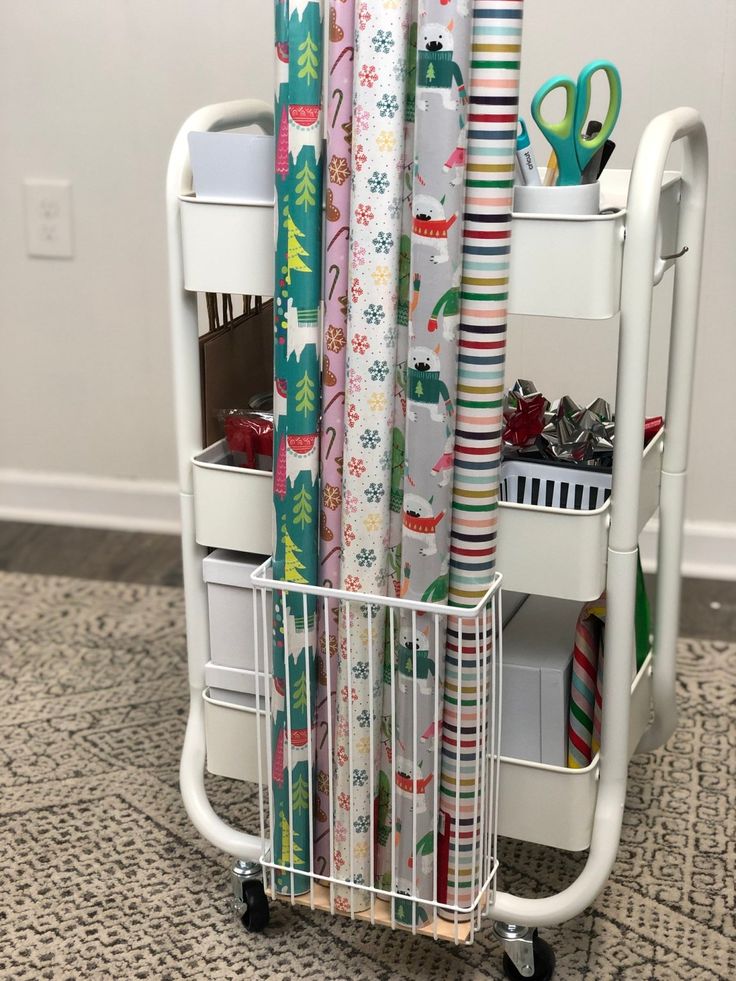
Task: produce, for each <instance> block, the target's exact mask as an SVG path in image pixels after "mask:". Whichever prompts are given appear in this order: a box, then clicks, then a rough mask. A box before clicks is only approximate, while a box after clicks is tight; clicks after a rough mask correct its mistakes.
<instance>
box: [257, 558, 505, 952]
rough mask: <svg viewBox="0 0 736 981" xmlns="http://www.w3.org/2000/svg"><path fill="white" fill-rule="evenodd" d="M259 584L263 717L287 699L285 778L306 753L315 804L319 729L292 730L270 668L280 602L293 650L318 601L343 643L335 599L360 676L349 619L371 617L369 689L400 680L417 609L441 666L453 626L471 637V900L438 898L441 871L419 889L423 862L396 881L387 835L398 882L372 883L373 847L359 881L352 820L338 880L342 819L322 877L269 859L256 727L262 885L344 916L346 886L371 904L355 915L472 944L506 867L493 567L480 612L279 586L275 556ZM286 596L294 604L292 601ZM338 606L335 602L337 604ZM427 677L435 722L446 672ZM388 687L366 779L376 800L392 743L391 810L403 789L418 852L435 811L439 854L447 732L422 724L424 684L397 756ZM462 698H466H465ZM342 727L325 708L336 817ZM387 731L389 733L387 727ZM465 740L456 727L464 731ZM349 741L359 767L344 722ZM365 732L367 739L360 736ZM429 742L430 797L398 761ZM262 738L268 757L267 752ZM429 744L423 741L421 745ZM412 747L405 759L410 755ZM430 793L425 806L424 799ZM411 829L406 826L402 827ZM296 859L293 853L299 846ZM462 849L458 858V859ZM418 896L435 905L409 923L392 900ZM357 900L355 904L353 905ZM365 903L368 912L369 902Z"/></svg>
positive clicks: (269, 823) (266, 790)
mask: <svg viewBox="0 0 736 981" xmlns="http://www.w3.org/2000/svg"><path fill="white" fill-rule="evenodd" d="M251 582H252V584H253V587H254V589H253V624H254V628H253V629H254V637H253V640H254V649H255V654H256V660H255V667H256V673H255V677H256V703H257V704H259V705H260V704H263V705H264V707H265V716H266V718H267V719H272V717H273V716H274V715H275V713H276V711H277V708H282V707H283V706H277V705H275V704H274V699H280V701H281V702H283V703H285V708H286V733H285V739H284V752H285V754H286V760H287V763H288V767H287V773H288V775H289V776H288V779H289V780H291V778H292V774H293V763H294V762H295V758H296V754H297V753H299V754H301V757H302V758H303V759H306V760H307V761H308V765H309V769H308V786H309V800H313V799H314V780H315V772H314V771H315V766H314V760H315V751H316V745H317V739H318V735H317V733H316V731H315V729H314V728H313V727H310V728H308V729H307V732H306V738H305V734H304V733H303V732H302V731H301V730H300V731H299V733H298V735H297V736H296V738H295V732H294V731H293V730H292V726H291V714H290V711H289V700H288V699H284V696H283V692H282V693H279V690H278V689H279V686H278V685H276V686H274V684H273V672H272V669H271V646H272V643H273V629H274V626H273V624H274V621H273V617H274V607H275V606H276V605H277V604H280V605H281V608H282V609H284V610H285V609H286V608H287V605H288V606H291V609H292V610H294V609H296V611H297V613H301V616H294V615H293V614H292V615H288V616H284V617H283V620H282V622H283V624H284V646H285V648H287V649H289V648H290V646H293V645H294V641H297V646H299V642H300V641H301V642H302V643H303V646H304V649H305V650H307V649H309V647H310V645H312V644H313V638H312V637H310V632H311V630H312V628H311V627H310V624H313V622H314V619H315V617H314V613H315V610H316V608H317V606H318V605H319V607H321V609H320V610H319V613H320V616H321V621H322V623H323V624H324V625H325V629H326V637H325V643H326V645H328V646H329V643H330V639H333V640H336V638H337V631H336V629H333V633H330V624H334V619H333V617H332V616H331V612H330V606H331V605H332V606H333V607H334V606H335V605H336V606H337V610H338V616H339V617H340V618H341V619H342V622H343V625H344V637H345V644H344V647H343V649H342V651H341V656H343V657H344V658H345V659H346V661H347V665H346V666H347V676H348V677H352V662H353V645H352V642H351V625H353V629H354V624H355V623H356V622H358V621H364V622H365V625H366V626H367V637H368V648H367V661H368V666H369V667H368V670H369V675H368V686H369V690H371V691H373V690H374V687H375V686H376V685H377V686H383V684H384V680H385V679H394V678H397V677H400V674H399V672H398V656H399V655H398V640H397V638H398V628H399V623H400V621H401V620H402V619H404V618H407V619H408V620H409V622H410V624H411V631H412V636H416V634H417V615H418V614H422V613H423V614H426V615H428V616H431V618H432V627H433V629H432V631H431V634H432V637H433V645H434V651H433V652H432V653H433V655H434V662H435V664H437V665H441V664H442V655H443V653H444V651H443V650H442V638H443V636H444V633H445V627H446V626H447V625H448V624H450V625H451V628H452V629H453V630H454V631H456V635H457V636H458V637H460V638H463V640H462V643H463V657H464V660H465V662H466V663H467V661H468V659H469V658H470V659H471V661H472V659H473V658H474V659H475V671H476V676H477V678H478V679H479V685H480V690H479V691H478V692H477V693H474V695H473V699H474V702H476V709H477V717H476V724H475V736H474V739H473V740H471V741H470V742H471V744H470V745H468V744H467V742H465V741H464V742H463V752H464V753H465V754H468V753H470V754H472V755H473V758H474V760H475V773H474V787H475V793H474V795H473V813H472V821H473V826H474V827H475V828H476V829H477V832H476V833H475V834H474V835H472V843H471V846H470V848H471V862H470V866H471V881H472V896H471V901H470V902H469V903H468V904H467V905H458V904H456V903H450V902H441V901H440V900H439V899H438V889H439V883H438V877H437V876H436V875H435V876H434V881H433V892H432V895H431V896H430V895H426V894H421V893H420V891H418V889H417V865H416V862H414V863H413V868H412V875H411V879H405V878H403V877H401V876H399V875H398V874H397V872H396V869H397V854H396V849H397V836H396V835H395V834H392V835H391V836H390V842H391V847H390V867H391V885H390V888H388V889H386V888H379V887H378V886H376V885H374V884H373V883H374V882H375V875H374V873H375V868H374V858H375V856H374V853H373V851H371V854H370V877H369V882H367V883H365V884H354V880H355V875H354V870H353V858H352V856H353V854H354V849H353V847H352V842H351V841H350V838H351V837H352V833H353V832H352V826H351V824H350V822H348V823H347V833H348V836H349V837H348V841H347V850H348V852H349V854H350V856H351V859H350V866H349V868H348V869H346V870H345V872H346V874H345V876H343V877H342V878H340V877H339V876H338V875H337V874H336V870H335V861H334V845H335V839H334V835H335V826H334V822H333V821H330V829H329V835H330V856H331V861H330V872H329V875H324V874H320V873H317V872H315V871H314V870H313V869H309V868H306V869H305V867H304V865H303V864H296V863H295V862H294V861H293V858H292V861H291V862H287V863H284V864H282V863H279V862H277V861H276V860H275V856H274V854H273V848H272V842H273V840H274V835H273V820H274V813H275V812H274V801H273V792H272V784H271V780H270V776H269V775H270V773H271V766H272V754H273V747H272V745H271V743H272V740H271V739H270V738H268V736H266V735H265V734H264V733H263V732H262V727H261V726H258V727H257V729H256V732H257V743H258V746H257V752H258V769H259V814H260V832H261V841H262V845H263V852H262V854H261V856H260V864H261V866H262V867H263V869H264V875H265V884H266V888H267V891H269V892H270V893H271V896H272V898H274V899H275V898H276V897H277V896H280V898H282V899H284V898H285V899H287V900H288V901H290V902H292V903H299V904H302V905H306V906H309V907H311V908H312V909H323V910H329V912H330V913H333V914H334V913H335V912H336V911H339V910H338V908H337V906H336V897H335V893H336V891H337V889H338V888H340V887H341V888H342V890H343V891H345V889H346V884H349V889H350V891H351V892H353V891H354V892H355V893H356V894H363V896H364V897H365V900H364V902H360V901H354V902H352V903H351V904H350V906H351V909H352V912H351V915H352V917H353V918H356V917H357V918H360V919H366V920H368V921H370V922H371V923H374V924H375V923H381V924H385V925H387V926H390V927H391V928H393V929H395V928H396V927H403V928H405V929H409V930H411V931H412V932H413V933H417V932H421V933H427V934H429V935H430V936H434V937H435V938H436V939H437V938H443V939H448V940H454V941H455V942H456V943H467V942H471V941H472V939H473V936H474V933H475V931H476V930H477V929H478V928H479V927H480V923H481V918H482V916H483V914H484V913H486V912H487V910H488V907H489V904H490V902H491V901H492V899H493V897H494V891H495V877H496V871H497V868H498V860H497V857H496V854H497V848H496V845H497V838H498V820H497V818H498V788H499V763H500V757H499V752H498V749H499V744H500V726H501V710H500V706H501V668H502V658H503V655H502V643H501V630H500V626H499V625H500V623H501V576H500V574H496V576H495V577H494V579H493V581H492V583H491V585H490V587H489V588H488V590H487V592H486V594H485V595H484V597H483V598H482V600H481V601H480V602H479V603H478V604H477V605H476V606H475V607H473V608H468V609H465V608H463V609H459V608H458V607H451V606H442V605H438V604H436V603H431V604H430V603H421V602H413V601H410V600H406V599H401V598H394V597H389V596H375V595H369V594H364V593H356V592H346V591H344V590H339V589H327V588H323V587H319V586H308V585H300V584H294V583H289V582H283V581H281V580H276V579H273V578H272V560H271V559H269V560H268V561H267V562H265V563H264V564H263V565H261V566H260V568H258V569H257V570H256V571H255V572H254V573H253V575H252V576H251ZM289 601H290V602H289ZM331 601H333V602H332V604H331ZM381 611H385V622H386V631H385V638H384V636H383V633H382V632H380V631H378V630H374V623H375V622H376V621H381V620H383V617H381V616H380V613H381ZM365 653H366V652H365V651H364V650H362V651H361V656H365ZM411 658H412V665H411V675H412V677H417V649H416V646H413V647H412V652H411ZM289 661H290V658H288V657H287V658H286V661H285V668H286V678H285V682H286V685H285V687H286V691H287V692H288V691H289V690H290V678H289ZM376 664H383V670H382V671H380V672H379V671H377V670H376V669H375V667H374V665H376ZM430 677H431V681H430V678H428V679H427V682H428V684H429V685H431V695H432V698H433V701H434V718H435V719H440V718H442V700H443V693H442V678H441V675H440V671H437V672H435V673H434V674H433V675H431V676H430ZM325 682H326V686H327V698H328V701H329V702H330V703H332V702H333V699H334V698H335V697H336V696H337V693H336V692H335V691H334V690H333V689H332V683H331V679H330V676H329V672H327V674H326V678H325ZM314 686H315V680H314V678H310V674H309V672H307V674H306V700H307V704H311V700H312V697H313V695H314ZM389 687H390V691H391V706H390V707H391V711H390V716H389V718H390V721H389V723H388V726H387V727H384V726H382V719H381V717H380V715H374V716H373V717H372V718H371V721H370V725H369V726H368V727H367V728H368V738H369V740H370V752H369V756H370V759H371V760H373V761H374V765H373V766H371V767H370V768H369V772H368V781H369V790H370V797H371V799H373V798H374V796H375V792H376V788H377V786H378V781H377V766H378V762H377V761H378V756H379V753H380V750H381V744H382V742H384V743H385V746H384V748H385V751H386V757H387V759H388V761H389V764H390V767H391V774H390V786H391V813H392V814H396V812H397V796H398V795H404V796H405V797H406V798H407V800H408V803H409V805H410V807H411V811H412V816H413V817H412V822H411V829H410V833H411V835H412V847H411V854H412V855H416V854H417V852H418V847H417V846H418V840H417V822H416V814H417V809H418V808H424V807H427V806H428V808H429V809H430V811H431V813H432V817H433V822H432V823H433V827H434V832H433V834H434V841H433V843H432V852H434V853H436V852H437V847H436V846H437V839H438V828H439V815H440V793H439V774H440V770H441V765H442V739H441V734H440V727H439V726H436V727H435V731H434V732H433V733H432V734H431V735H430V736H429V737H427V736H426V735H425V734H423V733H421V732H419V731H418V730H417V723H416V720H417V713H416V697H417V689H416V687H415V686H412V687H413V692H414V714H413V732H412V734H411V745H410V746H407V745H406V741H402V746H401V748H400V752H397V748H398V747H397V726H396V717H397V716H396V685H395V684H392V683H390V685H389ZM460 697H462V693H460ZM347 702H348V711H349V712H350V711H352V708H351V700H350V699H349V698H348V699H347ZM333 729H334V722H333V721H332V713H328V714H327V733H326V740H327V745H328V746H329V748H330V758H329V763H328V766H327V772H328V801H329V813H330V814H334V813H335V805H336V799H335V798H336V794H335V780H334V771H335V767H336V765H337V761H336V759H335V746H336V743H335V740H334V739H333ZM387 729H388V731H387ZM458 737H459V734H458ZM347 738H348V746H347V755H348V761H347V762H348V767H349V769H350V771H351V772H352V769H353V765H352V760H353V754H354V752H355V747H354V730H353V726H352V724H350V725H349V726H348V732H347ZM362 738H365V737H364V736H363V737H362ZM427 738H429V739H430V740H432V742H433V746H432V751H433V754H434V767H433V771H434V775H435V779H434V780H433V782H432V783H433V792H432V793H430V794H429V795H426V794H425V793H424V792H423V791H422V792H420V791H419V789H418V782H417V781H416V780H412V781H411V782H410V786H407V784H406V782H405V781H404V780H403V779H402V774H401V773H398V774H397V765H398V761H399V759H401V758H402V757H404V762H402V767H403V768H404V769H406V768H408V772H410V773H416V772H418V760H417V754H418V747H419V741H420V739H423V740H425V741H426V739H427ZM263 743H265V753H264V752H263V750H264V746H263ZM425 749H426V747H425ZM407 754H408V758H406V757H407ZM264 759H265V761H266V772H265V773H264V772H263V760H264ZM460 761H461V754H460V752H458V753H456V754H455V767H456V772H455V779H454V781H451V783H453V784H454V787H455V791H454V795H455V799H454V801H451V802H450V807H451V809H452V808H453V807H454V809H455V812H456V813H458V812H459V811H460V808H461V806H463V804H464V802H463V801H462V800H461V795H462V787H463V783H462V781H461V779H460ZM292 789H293V788H292V787H291V786H289V787H288V795H287V796H288V799H289V825H290V826H291V825H292V823H293V814H292V802H293V793H292ZM427 797H429V802H428V803H427ZM369 820H370V835H369V837H370V839H371V840H375V834H376V827H375V824H376V812H375V811H374V810H372V811H371V814H370V819H369ZM403 833H406V832H404V831H403V830H402V834H403ZM313 837H314V815H313V812H312V810H311V809H310V813H309V838H310V841H311V840H313ZM292 854H293V853H292ZM458 854H459V853H457V852H456V859H455V861H456V863H457V855H458ZM449 871H450V874H453V873H454V876H455V881H457V879H458V876H459V868H458V866H457V864H456V865H455V868H454V869H452V868H451V869H450V870H449ZM276 873H285V874H286V876H287V877H288V882H289V885H288V886H287V887H286V888H285V889H283V888H282V889H279V890H278V891H277V888H276ZM304 879H308V882H309V886H308V889H307V890H306V891H303V890H300V889H298V888H297V887H296V885H295V883H298V882H303V881H304ZM397 901H398V902H401V903H407V902H409V903H411V902H414V901H416V902H417V903H419V904H421V906H422V907H425V908H427V909H428V910H430V911H431V912H430V914H429V916H428V919H427V921H426V922H421V923H418V919H419V918H418V917H416V916H411V917H410V920H411V924H410V925H407V924H406V923H402V922H400V921H399V920H398V919H397V916H396V902H397ZM355 907H359V909H358V910H357V911H356V909H355ZM363 907H365V908H363Z"/></svg>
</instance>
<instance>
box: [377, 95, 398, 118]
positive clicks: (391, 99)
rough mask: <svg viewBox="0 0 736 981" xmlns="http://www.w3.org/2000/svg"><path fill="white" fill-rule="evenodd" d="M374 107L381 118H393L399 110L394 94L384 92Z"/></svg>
mask: <svg viewBox="0 0 736 981" xmlns="http://www.w3.org/2000/svg"><path fill="white" fill-rule="evenodd" d="M376 109H378V113H379V115H380V116H381V118H382V119H386V118H388V119H393V118H394V116H395V115H396V113H397V112H398V111H399V100H398V99H397V98H396V96H395V95H393V94H389V93H388V92H386V93H384V94H383V95H382V96H381V98H380V99H379V100H378V102H377V103H376Z"/></svg>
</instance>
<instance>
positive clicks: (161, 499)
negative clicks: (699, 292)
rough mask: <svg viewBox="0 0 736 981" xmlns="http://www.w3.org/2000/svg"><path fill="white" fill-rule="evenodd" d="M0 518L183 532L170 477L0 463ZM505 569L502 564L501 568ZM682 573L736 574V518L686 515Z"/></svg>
mask: <svg viewBox="0 0 736 981" xmlns="http://www.w3.org/2000/svg"><path fill="white" fill-rule="evenodd" d="M0 519H4V520H8V521H31V522H36V523H38V524H58V525H76V526H78V527H84V528H109V529H112V530H118V531H146V532H156V533H161V534H169V535H178V534H179V533H180V531H181V522H180V517H179V491H178V488H177V486H176V484H175V483H174V482H173V481H171V482H169V481H155V480H122V479H121V480H118V479H114V478H105V477H89V476H84V475H78V474H50V473H34V472H30V471H23V470H8V469H6V470H3V469H0ZM657 532H658V521H657V519H656V518H654V519H653V520H652V521H650V522H649V524H648V525H647V526H646V528H645V529H644V531H643V532H642V536H641V539H640V546H641V556H642V565H643V566H644V569H645V571H646V572H653V571H655V570H656V567H657ZM502 571H503V570H502ZM682 573H683V575H685V576H690V577H692V578H694V579H722V580H726V581H732V580H736V523H731V522H710V521H686V522H685V530H684V544H683V560H682Z"/></svg>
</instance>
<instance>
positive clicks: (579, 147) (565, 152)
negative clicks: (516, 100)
mask: <svg viewBox="0 0 736 981" xmlns="http://www.w3.org/2000/svg"><path fill="white" fill-rule="evenodd" d="M598 72H604V73H605V75H606V77H607V79H608V86H609V89H610V102H609V105H608V113H607V115H606V118H605V120H604V122H603V125H602V127H601V129H600V132H599V133H598V134H597V135H596V136H594V137H593V139H591V140H586V139H585V138H584V136H583V130H584V128H585V123H586V121H587V118H588V110H589V109H590V96H591V91H592V82H593V76H594V75H596V74H597V73H598ZM556 89H564V90H565V94H566V96H567V104H566V106H565V115H564V116H563V118H562V119H561V120H560V121H559V122H558V123H550V122H549V121H548V120H547V119H545V117H544V116H543V115H542V104H543V103H544V101H545V99H546V98H547V96H548V95H550V94H551V93H552V92H554V91H555V90H556ZM620 111H621V76H620V75H619V72H618V69H617V68H616V66H615V65H614V64H613V63H612V62H610V61H605V60H599V61H591V63H590V64H589V65H586V66H585V68H583V70H582V71H581V72H580V75H579V77H578V80H577V84H576V83H575V82H573V80H572V79H571V78H567V77H566V76H565V75H557V76H555V78H551V79H550V80H549V81H548V82H546V83H545V84H544V85H543V86H542V87H541V89H540V90H539V91H538V92H537V94H536V95H535V96H534V99H533V100H532V116H533V117H534V121H535V122H536V124H537V126H538V127H539V128H540V130H541V131H542V133H543V134H544V136H545V138H546V139H547V141H548V142H549V144H550V146H551V147H552V149H553V150H554V151H555V154H556V155H557V162H558V166H559V169H560V176H559V180H558V181H557V183H558V184H559V185H564V186H567V187H569V186H570V185H573V184H579V183H580V182H581V180H582V176H583V171H584V170H585V168H586V167H587V166H588V164H589V163H590V161H591V160H592V159H593V157H594V156H595V155H596V153H597V152H598V151H599V150H600V148H601V147H602V146H603V144H604V143H605V142H606V140H607V139H608V138H609V136H610V135H611V133H612V132H613V128H614V126H615V125H616V121H617V120H618V115H619V112H620Z"/></svg>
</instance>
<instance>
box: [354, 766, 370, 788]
mask: <svg viewBox="0 0 736 981" xmlns="http://www.w3.org/2000/svg"><path fill="white" fill-rule="evenodd" d="M367 783H368V771H367V770H358V769H355V770H353V786H354V787H365V785H366V784H367Z"/></svg>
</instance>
